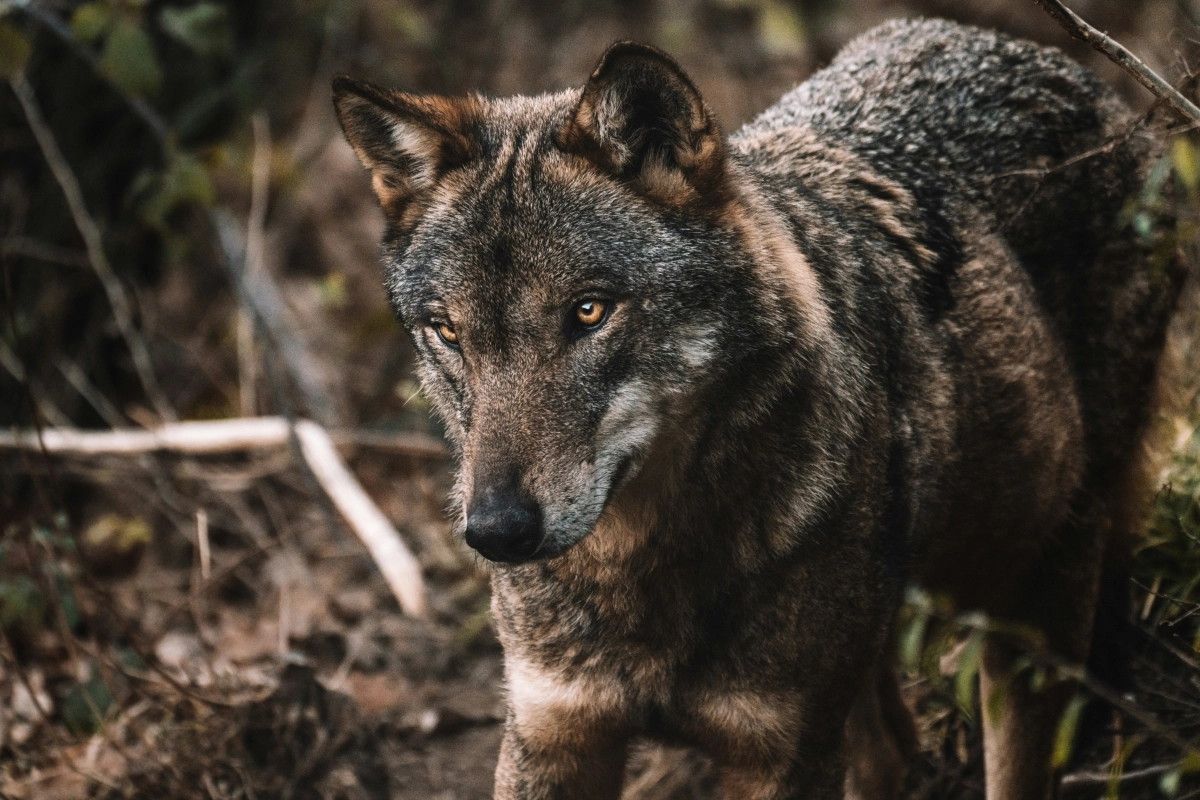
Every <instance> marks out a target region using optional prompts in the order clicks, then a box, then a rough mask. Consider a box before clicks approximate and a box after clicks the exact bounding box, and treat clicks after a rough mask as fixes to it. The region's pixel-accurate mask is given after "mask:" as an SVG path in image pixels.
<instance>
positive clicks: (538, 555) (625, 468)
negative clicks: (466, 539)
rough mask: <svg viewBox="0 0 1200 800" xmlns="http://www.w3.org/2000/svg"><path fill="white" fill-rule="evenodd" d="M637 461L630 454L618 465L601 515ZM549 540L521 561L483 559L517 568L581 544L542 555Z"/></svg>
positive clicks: (543, 540) (556, 555)
mask: <svg viewBox="0 0 1200 800" xmlns="http://www.w3.org/2000/svg"><path fill="white" fill-rule="evenodd" d="M635 460H636V454H634V453H630V454H629V455H627V456H625V457H624V458H623V459H621V463H620V464H618V465H617V468H616V469H615V470H613V480H612V482H611V483H610V484H609V486H608V494H606V495H605V496H604V505H603V506H601V508H600V515H603V514H604V512H605V511H606V510H607V509H608V506H609V503H611V502H612V499H613V495H615V494H616V493H617V491H618V490H619V489H620V488H621V486H623V485H624V483H625V479H626V478H628V477H629V470H630V468H631V467H632V466H633V462H634V461H635ZM597 519H599V516H597ZM590 534H591V532H589V535H590ZM584 538H586V537H584ZM548 539H549V537H548V536H546V535H545V534H543V535H542V538H541V541H539V542H538V546H537V548H536V549H535V550H534V551H533V552H532V553H530V554H529V555H528V556H526V557H524V558H521V559H516V560H513V561H494V560H492V559H490V558H488V557H487V556H486V555H485V556H483V557H484V558H487V560H488V561H491V563H493V564H497V565H501V566H513V567H516V566H521V565H523V564H532V563H534V562H538V561H549V560H551V559H554V558H558V557H559V556H561V555H562V554H563V553H566V552H568V551H570V550H571V549H572V548H574V547H575V545H577V544H579V542H575V543H573V544H572V545H571V546H570V547H568V548H566V549H565V550H563V551H561V552H558V553H550V554H542V548H544V547H545V546H546V541H547V540H548ZM580 541H582V539H580ZM480 555H483V553H480Z"/></svg>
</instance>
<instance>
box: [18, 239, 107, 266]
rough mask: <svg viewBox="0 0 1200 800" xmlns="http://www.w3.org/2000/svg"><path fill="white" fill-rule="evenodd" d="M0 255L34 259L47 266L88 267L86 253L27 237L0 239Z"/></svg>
mask: <svg viewBox="0 0 1200 800" xmlns="http://www.w3.org/2000/svg"><path fill="white" fill-rule="evenodd" d="M0 253H2V254H4V255H6V256H21V257H22V258H35V259H37V260H38V261H45V262H46V263H48V264H61V265H63V266H64V267H82V268H84V269H87V268H88V267H89V264H88V257H87V253H84V252H81V251H79V250H72V249H71V248H69V247H59V246H58V245H56V244H50V243H49V242H43V241H39V240H38V239H32V238H30V237H28V236H9V237H7V238H5V239H0Z"/></svg>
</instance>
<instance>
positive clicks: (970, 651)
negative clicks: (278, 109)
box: [954, 631, 983, 719]
mask: <svg viewBox="0 0 1200 800" xmlns="http://www.w3.org/2000/svg"><path fill="white" fill-rule="evenodd" d="M982 655H983V631H975V632H974V633H972V634H971V638H970V639H968V640H967V644H966V646H965V647H964V648H963V649H962V652H961V653H960V654H959V656H958V673H957V674H956V675H955V676H954V698H955V701H956V702H957V703H958V709H959V711H961V712H962V713H963V716H965V717H967V718H968V719H970V718H971V717H974V716H975V678H976V677H977V676H978V675H979V661H980V658H981V657H982Z"/></svg>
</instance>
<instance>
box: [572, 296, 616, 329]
mask: <svg viewBox="0 0 1200 800" xmlns="http://www.w3.org/2000/svg"><path fill="white" fill-rule="evenodd" d="M606 316H608V303H606V302H604V301H603V300H581V301H579V302H578V303H576V304H575V319H577V320H579V324H581V325H583V326H584V327H585V328H594V327H596V326H597V325H599V324H600V323H601V322H604V318H605V317H606Z"/></svg>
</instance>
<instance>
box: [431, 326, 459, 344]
mask: <svg viewBox="0 0 1200 800" xmlns="http://www.w3.org/2000/svg"><path fill="white" fill-rule="evenodd" d="M433 330H434V332H435V333H437V335H438V338H439V339H441V340H442V342H443V343H444V344H446V345H449V346H450V347H453V348H454V349H455V350H457V349H458V333H457V332H455V330H454V326H453V325H451V324H450V323H449V322H435V323H433Z"/></svg>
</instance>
